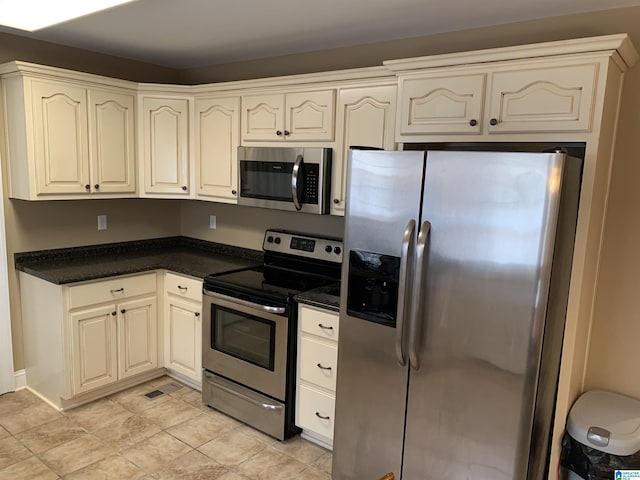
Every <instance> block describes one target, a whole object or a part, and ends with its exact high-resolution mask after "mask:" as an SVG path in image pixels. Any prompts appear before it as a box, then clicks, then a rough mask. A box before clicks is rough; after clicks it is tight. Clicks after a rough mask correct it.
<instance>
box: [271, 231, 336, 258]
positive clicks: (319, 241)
mask: <svg viewBox="0 0 640 480" xmlns="http://www.w3.org/2000/svg"><path fill="white" fill-rule="evenodd" d="M262 248H263V250H265V251H270V252H278V253H286V254H287V255H296V256H299V257H306V258H313V259H316V260H325V261H329V262H335V263H342V250H343V245H342V240H340V239H339V238H328V237H316V236H314V235H308V234H305V233H298V232H289V231H285V230H267V231H266V232H265V234H264V241H263V242H262Z"/></svg>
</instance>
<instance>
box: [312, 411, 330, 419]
mask: <svg viewBox="0 0 640 480" xmlns="http://www.w3.org/2000/svg"><path fill="white" fill-rule="evenodd" d="M316 417H318V418H320V419H322V420H331V417H330V416H328V415H327V416H326V417H325V416H324V415H320V412H316Z"/></svg>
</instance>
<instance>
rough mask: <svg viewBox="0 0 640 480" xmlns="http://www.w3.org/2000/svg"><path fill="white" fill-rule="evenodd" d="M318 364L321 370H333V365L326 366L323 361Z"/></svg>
mask: <svg viewBox="0 0 640 480" xmlns="http://www.w3.org/2000/svg"><path fill="white" fill-rule="evenodd" d="M317 365H318V368H319V369H320V370H331V367H325V366H324V365H322V364H321V363H318V364H317Z"/></svg>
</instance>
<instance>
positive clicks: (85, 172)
mask: <svg viewBox="0 0 640 480" xmlns="http://www.w3.org/2000/svg"><path fill="white" fill-rule="evenodd" d="M31 101H32V107H33V127H34V136H35V138H34V140H35V161H36V178H37V186H36V188H37V194H38V195H50V194H51V195H55V194H76V193H77V194H83V193H88V192H90V191H91V186H90V184H89V181H90V178H89V145H88V140H87V139H88V136H87V91H86V89H85V88H83V87H77V86H74V85H66V84H62V83H54V82H46V81H40V80H34V81H32V82H31Z"/></svg>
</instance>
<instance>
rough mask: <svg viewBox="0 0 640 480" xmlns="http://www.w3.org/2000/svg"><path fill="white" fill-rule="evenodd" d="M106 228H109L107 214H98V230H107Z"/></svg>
mask: <svg viewBox="0 0 640 480" xmlns="http://www.w3.org/2000/svg"><path fill="white" fill-rule="evenodd" d="M106 229H107V216H106V215H98V230H106Z"/></svg>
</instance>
